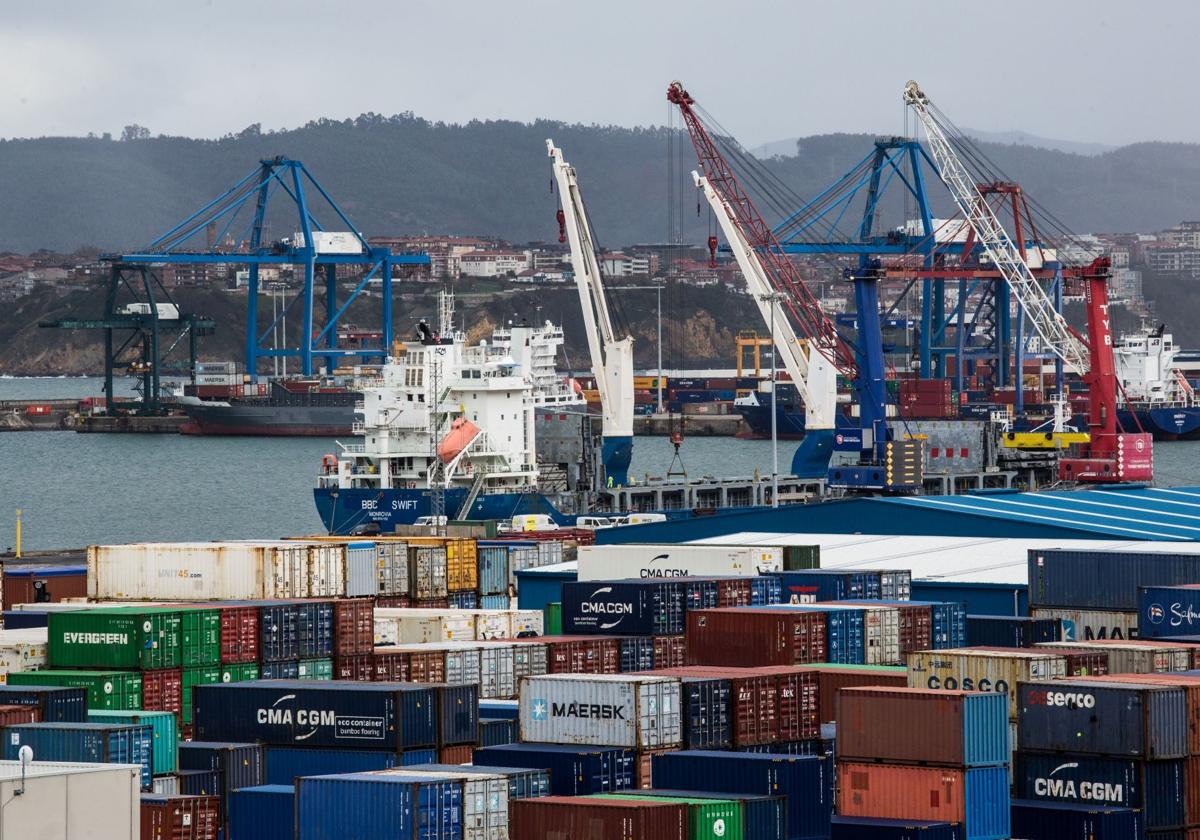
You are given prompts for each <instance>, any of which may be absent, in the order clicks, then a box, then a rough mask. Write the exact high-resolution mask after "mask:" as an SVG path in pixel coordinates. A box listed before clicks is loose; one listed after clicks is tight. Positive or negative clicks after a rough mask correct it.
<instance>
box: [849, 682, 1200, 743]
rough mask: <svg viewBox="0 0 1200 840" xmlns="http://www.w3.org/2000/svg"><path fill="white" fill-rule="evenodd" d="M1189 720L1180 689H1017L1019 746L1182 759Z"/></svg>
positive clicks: (1081, 685) (1089, 685) (1042, 685)
mask: <svg viewBox="0 0 1200 840" xmlns="http://www.w3.org/2000/svg"><path fill="white" fill-rule="evenodd" d="M1189 722H1190V721H1189V718H1188V711H1187V703H1186V696H1185V694H1184V690H1183V689H1182V688H1172V687H1170V686H1165V685H1158V686H1154V685H1136V684H1117V683H1109V682H1095V681H1091V680H1054V681H1050V682H1037V683H1022V684H1021V686H1020V688H1019V694H1018V714H1017V731H1018V733H1019V737H1020V744H1019V746H1020V748H1021V749H1022V750H1041V751H1048V752H1055V751H1057V752H1070V753H1088V754H1093V755H1117V756H1138V757H1141V758H1146V759H1152V758H1155V759H1157V758H1183V757H1184V756H1186V755H1187V754H1188V724H1189ZM839 734H840V733H839Z"/></svg>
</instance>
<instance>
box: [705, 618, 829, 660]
mask: <svg viewBox="0 0 1200 840" xmlns="http://www.w3.org/2000/svg"><path fill="white" fill-rule="evenodd" d="M825 622H826V619H825V615H824V614H823V613H821V612H817V611H809V610H782V609H778V608H764V609H758V608H751V609H744V608H735V609H716V610H692V611H690V612H689V613H688V616H687V657H688V659H687V661H688V664H689V665H733V666H746V665H751V666H753V665H802V664H806V663H809V662H824V661H825V658H826V650H827V649H826V636H825Z"/></svg>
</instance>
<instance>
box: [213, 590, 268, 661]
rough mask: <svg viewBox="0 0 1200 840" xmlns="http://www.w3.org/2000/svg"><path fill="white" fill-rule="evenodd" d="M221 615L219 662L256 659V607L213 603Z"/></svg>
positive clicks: (257, 612) (257, 613) (257, 630)
mask: <svg viewBox="0 0 1200 840" xmlns="http://www.w3.org/2000/svg"><path fill="white" fill-rule="evenodd" d="M213 606H214V607H216V608H217V609H218V610H219V611H220V615H221V662H223V663H226V664H235V663H245V662H256V661H258V637H259V629H258V616H259V611H258V608H257V607H250V606H241V605H222V604H214V605H213Z"/></svg>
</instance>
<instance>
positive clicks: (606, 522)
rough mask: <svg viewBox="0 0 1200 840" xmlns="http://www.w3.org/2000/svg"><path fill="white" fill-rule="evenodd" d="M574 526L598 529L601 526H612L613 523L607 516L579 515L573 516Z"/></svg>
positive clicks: (589, 529)
mask: <svg viewBox="0 0 1200 840" xmlns="http://www.w3.org/2000/svg"><path fill="white" fill-rule="evenodd" d="M575 527H576V528H583V529H585V530H588V531H599V530H600V529H601V528H612V527H613V523H612V520H610V519H609V518H608V517H607V516H579V517H576V518H575Z"/></svg>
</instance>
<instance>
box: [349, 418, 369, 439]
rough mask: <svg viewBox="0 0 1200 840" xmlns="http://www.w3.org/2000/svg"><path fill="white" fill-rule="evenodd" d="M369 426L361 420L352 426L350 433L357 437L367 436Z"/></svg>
mask: <svg viewBox="0 0 1200 840" xmlns="http://www.w3.org/2000/svg"><path fill="white" fill-rule="evenodd" d="M366 431H367V426H366V424H365V423H363V421H361V420H355V421H354V422H353V423H351V424H350V433H351V434H355V435H361V434H366Z"/></svg>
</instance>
